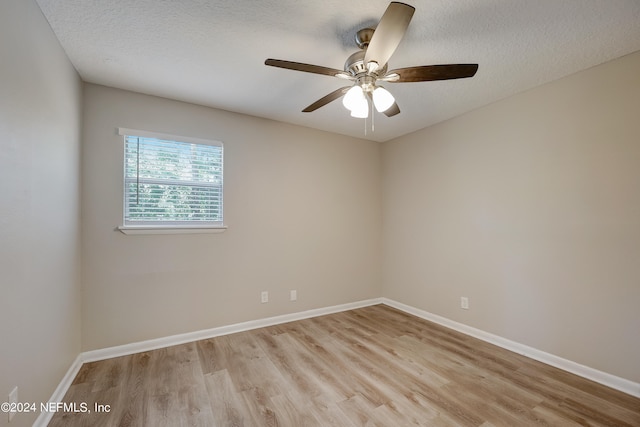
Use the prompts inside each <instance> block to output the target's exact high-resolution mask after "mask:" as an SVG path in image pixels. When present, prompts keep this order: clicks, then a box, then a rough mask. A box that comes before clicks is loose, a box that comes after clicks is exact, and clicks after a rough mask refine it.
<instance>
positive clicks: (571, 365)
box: [382, 298, 640, 398]
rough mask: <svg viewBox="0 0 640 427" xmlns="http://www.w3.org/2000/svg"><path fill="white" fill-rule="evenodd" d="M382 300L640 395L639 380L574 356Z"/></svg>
mask: <svg viewBox="0 0 640 427" xmlns="http://www.w3.org/2000/svg"><path fill="white" fill-rule="evenodd" d="M382 304H385V305H388V306H389V307H393V308H396V309H398V310H400V311H404V312H405V313H408V314H411V315H414V316H417V317H420V318H422V319H425V320H429V321H431V322H434V323H437V324H439V325H442V326H444V327H447V328H449V329H453V330H454V331H458V332H461V333H463V334H465V335H469V336H472V337H474V338H478V339H480V340H482V341H485V342H488V343H490V344H494V345H497V346H498V347H502V348H504V349H506V350H509V351H513V352H514V353H518V354H521V355H523V356H526V357H528V358H530V359H534V360H537V361H538V362H542V363H545V364H547V365H550V366H554V367H556V368H559V369H562V370H563V371H567V372H570V373H572V374H575V375H578V376H580V377H583V378H586V379H588V380H591V381H595V382H597V383H600V384H602V385H605V386H607V387H611V388H613V389H616V390H619V391H621V392H623V393H627V394H629V395H631V396H635V397H639V398H640V383H636V382H633V381H630V380H627V379H625V378H621V377H618V376H615V375H612V374H609V373H606V372H602V371H599V370H597V369H594V368H590V367H588V366H584V365H581V364H579V363H576V362H573V361H571V360H568V359H564V358H562V357H559V356H556V355H553V354H550V353H547V352H544V351H542V350H538V349H536V348H533V347H529V346H527V345H524V344H520V343H518V342H515V341H511V340H509V339H506V338H503V337H501V336H498V335H494V334H492V333H489V332H485V331H483V330H481V329H476V328H474V327H471V326H468V325H465V324H464V323H459V322H456V321H454V320H450V319H447V318H446V317H442V316H438V315H437V314H433V313H430V312H428V311H425V310H421V309H419V308H415V307H412V306H410V305H407V304H403V303H401V302H397V301H394V300H392V299H389V298H382Z"/></svg>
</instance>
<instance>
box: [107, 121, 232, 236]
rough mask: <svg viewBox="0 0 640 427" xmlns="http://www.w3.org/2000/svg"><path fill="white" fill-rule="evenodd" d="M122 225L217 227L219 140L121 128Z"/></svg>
mask: <svg viewBox="0 0 640 427" xmlns="http://www.w3.org/2000/svg"><path fill="white" fill-rule="evenodd" d="M120 134H121V135H124V142H125V144H124V175H125V176H124V225H125V226H153V225H156V226H171V227H176V226H178V227H180V226H184V227H189V226H222V214H223V211H222V201H223V197H222V196H223V185H222V184H223V152H222V151H223V150H222V148H223V147H222V143H220V142H217V141H207V140H200V139H194V138H184V137H175V136H171V135H163V134H156V133H151V132H145V131H134V130H129V129H120Z"/></svg>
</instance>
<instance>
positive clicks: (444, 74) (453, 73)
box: [381, 64, 478, 83]
mask: <svg viewBox="0 0 640 427" xmlns="http://www.w3.org/2000/svg"><path fill="white" fill-rule="evenodd" d="M476 71H478V64H448V65H423V66H419V67H407V68H398V69H397V70H391V71H389V72H388V73H387V75H386V76H384V77H382V79H381V80H386V81H388V82H393V83H406V82H428V81H433V80H450V79H464V78H466V77H473V76H474V75H475V74H476ZM395 75H398V76H399V77H398V78H395Z"/></svg>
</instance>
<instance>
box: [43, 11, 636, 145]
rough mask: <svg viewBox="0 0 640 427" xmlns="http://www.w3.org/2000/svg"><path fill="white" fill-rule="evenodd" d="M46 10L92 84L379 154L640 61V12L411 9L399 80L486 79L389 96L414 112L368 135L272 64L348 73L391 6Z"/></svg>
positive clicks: (310, 83) (325, 84)
mask: <svg viewBox="0 0 640 427" xmlns="http://www.w3.org/2000/svg"><path fill="white" fill-rule="evenodd" d="M37 2H38V4H39V5H40V7H41V9H42V11H43V12H44V15H45V16H46V18H47V19H48V21H49V23H50V24H51V27H52V28H53V31H54V32H55V34H56V35H57V37H58V39H59V40H60V42H61V44H62V46H63V47H64V49H65V51H66V52H67V55H68V56H69V58H70V60H71V62H72V63H73V64H74V66H75V67H76V69H77V70H78V72H79V73H80V76H81V77H82V79H83V80H85V81H87V82H91V83H97V84H102V85H107V86H113V87H117V88H123V89H128V90H132V91H136V92H142V93H146V94H152V95H158V96H162V97H166V98H172V99H177V100H181V101H187V102H191V103H195V104H201V105H206V106H211V107H215V108H220V109H224V110H229V111H235V112H239V113H244V114H249V115H253V116H258V117H265V118H269V119H274V120H279V121H282V122H287V123H293V124H298V125H303V126H308V127H312V128H316V129H322V130H326V131H330V132H335V133H339V134H344V135H351V136H355V137H359V138H367V139H371V140H375V141H386V140H389V139H392V138H395V137H398V136H400V135H404V134H407V133H410V132H413V131H416V130H418V129H421V128H424V127H426V126H429V125H431V124H434V123H437V122H439V121H442V120H445V119H448V118H451V117H453V116H456V115H460V114H462V113H464V112H466V111H469V110H472V109H474V108H477V107H479V106H482V105H485V104H488V103H491V102H494V101H496V100H498V99H501V98H505V97H507V96H509V95H512V94H515V93H518V92H522V91H524V90H527V89H530V88H532V87H535V86H538V85H540V84H543V83H545V82H548V81H551V80H555V79H558V78H560V77H563V76H566V75H568V74H572V73H575V72H577V71H580V70H583V69H586V68H589V67H592V66H594V65H597V64H600V63H603V62H606V61H608V60H611V59H615V58H618V57H620V56H623V55H625V54H629V53H632V52H635V51H638V50H640V0H429V1H417V0H408V1H406V2H407V3H409V4H411V5H413V6H415V8H416V12H415V14H414V16H413V20H412V21H411V24H410V26H409V30H408V31H407V33H406V35H405V37H404V39H403V41H402V42H401V44H400V46H399V47H398V49H397V50H396V52H395V54H394V55H393V56H392V58H391V60H390V62H389V68H390V69H392V68H401V67H408V66H415V65H430V64H450V63H477V64H479V69H478V73H477V74H476V76H475V77H473V78H471V79H461V80H448V81H438V82H422V83H395V84H394V83H388V84H386V87H387V88H388V89H389V90H390V91H391V92H392V93H393V94H394V96H395V97H396V99H397V102H398V104H399V106H400V109H401V110H402V113H401V114H399V115H397V116H395V117H392V118H388V117H386V116H384V115H382V114H378V113H376V114H375V132H373V133H372V132H371V130H370V129H369V130H368V131H367V135H366V136H365V134H364V132H365V123H364V120H362V119H355V118H352V117H350V116H349V112H348V111H347V110H346V109H345V108H344V107H343V106H342V103H341V102H340V101H334V102H332V103H330V104H328V105H326V106H324V107H322V108H320V109H319V110H317V111H315V112H312V113H302V112H301V110H302V109H303V108H304V107H306V106H307V105H309V104H311V103H312V102H314V101H316V100H317V99H319V98H320V97H322V96H324V95H326V94H328V93H329V92H332V91H333V90H335V89H337V88H339V87H342V86H345V81H344V80H339V79H337V78H333V77H328V76H322V75H314V74H309V73H302V72H296V71H290V70H284V69H280V68H273V67H267V66H265V65H264V60H265V59H266V58H276V59H285V60H290V61H296V62H305V63H310V64H316V65H322V66H326V67H331V68H338V69H342V67H343V64H344V61H345V60H346V58H347V57H348V56H349V55H350V54H351V53H353V52H355V51H356V50H357V49H358V48H357V47H356V45H355V43H354V41H353V37H354V35H355V33H356V31H357V30H359V29H360V28H364V27H367V26H375V25H376V24H377V22H378V20H379V19H380V17H381V16H382V14H383V13H384V11H385V9H386V7H387V5H388V4H389V1H387V0H366V1H365V0H349V1H344V0H323V1H317V0H316V1H311V0H305V1H301V0H271V1H267V0H262V1H261V0H92V1H90V0H37ZM369 125H370V123H369Z"/></svg>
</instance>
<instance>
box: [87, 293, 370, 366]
mask: <svg viewBox="0 0 640 427" xmlns="http://www.w3.org/2000/svg"><path fill="white" fill-rule="evenodd" d="M381 303H382V298H374V299H370V300H364V301H358V302H352V303H347V304H340V305H334V306H331V307H324V308H316V309H313V310H307V311H301V312H297V313H290V314H283V315H281V316H274V317H267V318H265V319H258V320H251V321H248V322H242V323H236V324H233V325H227V326H220V327H217V328H211V329H204V330H201V331H195V332H187V333H185V334H179V335H172V336H168V337H163V338H156V339H152V340H147V341H140V342H136V343H131V344H124V345H119V346H116V347H108V348H102V349H99V350H91V351H87V352H84V353H82V354H81V356H82V361H83V362H95V361H97V360H104V359H111V358H112V357H119V356H127V355H129V354H134V353H141V352H143V351H150V350H156V349H158V348H163V347H169V346H172V345H178V344H184V343H188V342H193V341H199V340H204V339H208V338H213V337H218V336H221V335H228V334H234V333H236V332H243V331H248V330H251V329H257V328H264V327H265V326H272V325H279V324H281V323H287V322H293V321H296V320H302V319H308V318H311V317H318V316H324V315H325V314H331V313H338V312H341V311H347V310H353V309H356V308H362V307H368V306H370V305H375V304H381Z"/></svg>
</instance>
